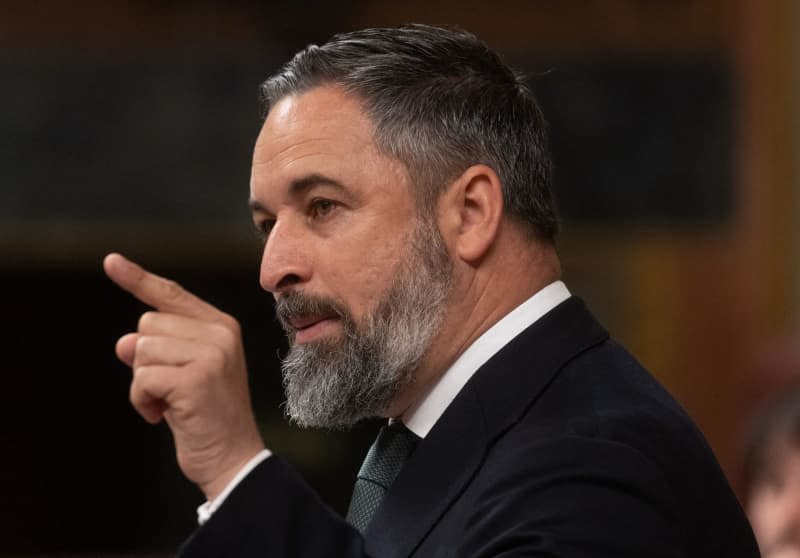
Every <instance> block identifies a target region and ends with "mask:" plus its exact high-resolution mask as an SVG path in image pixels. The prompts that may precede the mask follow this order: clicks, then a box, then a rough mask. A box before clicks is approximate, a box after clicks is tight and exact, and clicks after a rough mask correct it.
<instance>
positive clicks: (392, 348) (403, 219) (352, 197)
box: [251, 87, 450, 427]
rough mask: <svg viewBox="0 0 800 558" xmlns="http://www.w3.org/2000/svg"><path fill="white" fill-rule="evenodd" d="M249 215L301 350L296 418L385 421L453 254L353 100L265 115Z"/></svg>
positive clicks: (333, 91) (338, 96)
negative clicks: (378, 144) (423, 214)
mask: <svg viewBox="0 0 800 558" xmlns="http://www.w3.org/2000/svg"><path fill="white" fill-rule="evenodd" d="M251 206H252V208H253V218H254V221H255V223H256V226H257V227H258V228H260V229H262V230H264V231H265V232H268V236H267V238H266V243H265V246H264V254H263V259H262V265H261V285H262V286H263V287H264V288H265V289H266V290H269V291H271V292H272V293H273V294H274V295H275V298H276V309H277V312H278V316H279V319H280V320H281V323H282V324H283V325H284V327H285V328H286V330H287V333H288V334H289V338H290V342H291V345H292V347H291V350H290V353H289V355H288V356H287V358H286V359H285V360H284V382H285V384H286V391H287V400H288V401H287V411H288V413H289V414H290V416H292V417H293V418H295V419H296V420H297V421H298V422H299V423H300V424H304V425H313V426H328V427H345V426H349V425H351V424H353V423H355V422H357V421H358V420H360V419H362V418H366V417H368V416H374V415H377V414H380V413H382V412H385V411H386V409H387V408H388V407H389V404H390V403H391V401H392V399H393V397H394V396H395V395H396V393H397V391H398V390H399V389H401V388H402V387H403V386H405V385H407V384H408V383H409V382H410V381H413V371H414V368H415V367H416V366H418V364H419V363H420V361H421V360H422V359H423V357H424V353H425V352H426V350H427V348H428V346H429V344H430V340H431V338H432V337H433V336H434V334H435V333H436V330H437V327H438V324H439V323H440V322H441V318H442V315H443V313H444V307H445V300H446V298H447V294H448V292H449V284H450V260H449V257H448V255H447V251H446V249H445V248H444V246H443V243H442V240H441V237H440V236H439V234H438V230H437V228H436V226H435V224H434V223H432V222H428V221H426V220H423V219H420V218H419V217H418V215H417V211H416V207H415V204H414V199H413V197H412V195H411V192H410V184H409V179H408V175H407V172H406V170H405V168H404V166H403V165H402V164H400V163H399V162H398V161H395V160H393V159H390V158H388V157H385V156H384V155H382V154H380V153H379V152H378V150H377V149H376V147H375V145H374V143H373V140H372V131H371V123H370V121H369V119H368V118H367V117H366V116H365V115H364V114H363V112H362V109H361V106H360V104H359V103H358V102H357V101H356V100H355V99H354V98H353V97H351V96H348V95H346V94H344V93H343V92H342V91H341V90H339V89H337V88H333V87H318V88H315V89H312V90H310V91H308V92H306V93H303V94H300V95H297V96H290V97H287V98H284V99H282V100H281V101H279V102H278V103H277V104H276V105H275V106H274V107H273V108H272V110H271V111H270V113H269V116H268V117H267V120H266V121H265V123H264V127H263V128H262V131H261V134H260V135H259V139H258V142H257V143H256V148H255V153H254V157H253V172H252V179H251Z"/></svg>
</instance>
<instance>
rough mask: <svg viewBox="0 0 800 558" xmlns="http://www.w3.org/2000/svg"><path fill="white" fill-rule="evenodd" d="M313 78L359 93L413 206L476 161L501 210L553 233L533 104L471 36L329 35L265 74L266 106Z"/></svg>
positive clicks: (428, 200)
mask: <svg viewBox="0 0 800 558" xmlns="http://www.w3.org/2000/svg"><path fill="white" fill-rule="evenodd" d="M320 85H336V86H339V87H342V88H343V89H344V90H345V91H346V92H348V93H351V94H353V95H355V96H356V97H358V98H359V99H360V101H361V102H362V103H363V105H364V108H365V110H366V112H367V114H368V115H369V116H370V119H371V120H372V122H373V125H374V130H373V135H374V138H375V143H376V144H377V146H378V148H379V149H380V150H381V151H382V152H383V153H385V154H387V155H389V156H392V157H394V158H396V159H398V160H400V161H401V162H403V163H404V164H405V165H406V167H407V168H408V171H409V174H410V176H411V180H412V182H413V183H414V195H415V197H416V199H417V204H418V207H420V209H421V210H422V211H428V212H430V211H431V209H432V208H433V207H435V203H436V200H437V199H438V196H439V194H440V193H441V192H442V190H443V188H444V187H445V186H446V184H447V183H448V182H449V181H450V180H452V179H454V178H456V177H457V176H459V175H460V174H461V173H462V172H464V170H466V169H467V168H469V167H470V166H471V165H474V164H479V163H483V164H486V165H488V166H489V167H491V168H492V169H494V171H495V172H496V173H497V174H498V176H499V177H500V180H501V182H502V185H503V200H504V203H505V208H506V212H507V214H508V215H510V216H512V217H513V218H515V219H516V220H518V221H520V222H522V223H525V224H527V225H528V226H529V228H530V229H531V230H532V231H533V232H534V233H535V234H536V236H538V237H539V238H543V239H546V240H552V239H553V238H554V237H555V235H556V233H557V232H558V216H557V211H556V206H555V201H554V199H553V194H552V190H551V180H552V179H551V174H552V162H551V158H550V150H549V142H548V137H547V129H546V128H547V125H546V123H545V120H544V117H543V116H542V112H541V110H540V109H539V106H538V104H537V103H536V100H535V98H534V96H533V94H532V93H531V91H530V89H529V88H528V87H527V86H526V85H525V83H524V78H523V77H522V76H521V75H520V74H518V73H516V72H515V71H514V70H512V69H511V68H510V67H509V66H507V65H506V64H505V63H504V62H503V61H502V60H501V59H500V57H499V56H498V55H497V53H495V52H494V51H492V50H491V49H489V47H487V46H486V45H485V44H484V43H483V42H481V41H480V40H479V39H478V38H477V37H475V36H474V35H472V34H470V33H467V32H466V31H463V30H460V29H454V28H442V27H432V26H428V25H405V26H402V27H398V28H382V29H365V30H361V31H355V32H352V33H344V34H340V35H335V36H334V37H333V38H332V39H331V40H330V41H329V42H327V43H325V44H324V45H322V46H317V45H310V46H308V47H306V48H305V49H304V50H302V51H300V52H299V53H297V54H296V55H295V56H294V58H293V59H292V60H291V61H289V62H288V63H287V64H286V65H285V66H284V67H283V68H282V69H281V70H280V71H279V72H278V73H277V74H275V75H274V76H272V77H270V78H269V79H268V80H267V81H266V82H264V84H263V85H262V96H263V99H264V103H265V107H266V112H267V113H268V112H269V110H270V108H271V107H272V106H273V105H274V104H275V103H276V102H277V101H279V100H280V99H282V98H283V97H286V96H288V95H292V94H297V93H303V92H305V91H307V90H309V89H311V88H313V87H316V86H320Z"/></svg>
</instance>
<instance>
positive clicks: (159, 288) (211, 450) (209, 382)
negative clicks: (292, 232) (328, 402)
mask: <svg viewBox="0 0 800 558" xmlns="http://www.w3.org/2000/svg"><path fill="white" fill-rule="evenodd" d="M103 268H104V270H105V272H106V274H107V275H108V277H109V278H111V280H112V281H114V283H116V284H117V285H119V286H120V287H121V288H122V289H124V290H126V291H128V292H129V293H130V294H132V295H133V296H134V297H136V298H137V299H139V300H140V301H142V302H144V303H145V304H147V305H149V306H151V307H153V308H154V311H150V312H146V313H144V314H143V315H142V317H141V318H140V319H139V326H138V329H137V331H136V332H135V333H129V334H127V335H124V336H123V337H121V338H120V339H119V341H118V342H117V346H116V352H117V356H118V357H119V359H120V360H122V361H123V362H124V363H125V364H127V365H128V366H130V367H131V369H132V370H133V380H132V382H131V389H130V399H131V403H132V404H133V406H134V408H135V409H136V410H137V411H138V413H139V414H140V415H142V417H144V419H145V420H146V421H148V422H150V423H153V424H155V423H158V422H160V421H161V419H162V418H163V419H164V420H166V422H167V424H168V425H169V427H170V429H171V430H172V434H173V437H174V440H175V449H176V453H177V458H178V465H179V466H180V468H181V470H182V471H183V473H184V474H185V475H186V476H187V477H188V478H189V479H190V480H191V481H193V482H195V483H196V484H197V485H198V486H199V487H200V489H201V490H202V491H203V492H204V493H205V495H206V497H207V498H208V499H209V500H211V499H213V498H214V497H215V496H216V495H217V494H219V492H221V491H222V489H223V488H224V487H225V486H226V485H227V484H228V482H229V481H230V480H232V479H233V477H234V476H235V475H236V473H237V472H238V471H239V469H241V468H242V466H244V465H245V463H247V461H249V460H250V459H251V458H252V457H254V456H255V455H256V454H257V453H258V452H259V451H261V450H262V449H263V448H264V444H263V442H262V441H261V437H260V435H259V433H258V429H257V427H256V423H255V418H254V416H253V411H252V408H251V404H250V393H249V389H248V385H247V370H246V365H245V357H244V350H243V349H242V341H241V334H240V331H239V324H238V322H237V321H236V320H235V319H234V318H233V317H231V316H229V315H228V314H225V313H224V312H221V311H219V310H217V309H216V308H214V307H213V306H211V305H210V304H208V303H207V302H205V301H203V300H201V299H199V298H197V297H196V296H194V295H193V294H191V293H189V292H188V291H186V290H184V289H183V288H182V287H180V285H178V284H177V283H175V282H174V281H170V280H168V279H164V278H163V277H159V276H158V275H155V274H153V273H150V272H148V271H146V270H144V269H142V268H141V267H140V266H138V265H136V264H135V263H133V262H131V261H129V260H127V259H126V258H124V257H123V256H121V255H119V254H110V255H108V256H106V258H105V260H104V261H103Z"/></svg>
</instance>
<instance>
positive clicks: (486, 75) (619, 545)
mask: <svg viewBox="0 0 800 558" xmlns="http://www.w3.org/2000/svg"><path fill="white" fill-rule="evenodd" d="M263 90H264V97H265V101H266V105H267V114H266V120H265V122H264V126H263V128H262V130H261V133H260V135H259V138H258V140H257V143H256V147H255V151H254V156H253V168H252V179H251V185H250V187H251V190H250V198H251V200H250V204H251V208H252V211H253V219H254V222H255V225H256V227H257V228H258V229H259V230H260V231H262V232H263V234H264V237H265V244H264V253H263V261H262V265H261V276H260V280H261V284H262V286H263V287H264V289H266V290H268V291H270V292H271V293H273V295H274V297H275V301H276V312H277V314H278V316H279V319H280V320H281V322H282V324H283V326H284V327H285V329H286V331H287V333H288V335H289V339H290V342H291V350H290V352H289V354H288V356H287V357H286V359H285V361H284V363H283V368H284V379H285V385H286V395H287V412H288V414H289V415H290V416H291V417H292V418H293V419H294V420H295V421H297V422H298V423H299V424H301V425H308V426H321V427H332V428H342V427H347V426H349V425H352V424H353V423H355V422H357V421H359V420H361V419H362V418H365V417H369V416H383V417H388V418H390V419H391V421H390V422H391V424H390V425H389V426H388V427H386V428H385V429H384V431H383V432H382V433H381V435H380V436H379V439H378V440H377V441H376V444H375V445H374V446H373V448H372V449H371V451H370V455H369V456H368V458H367V460H366V461H365V465H364V467H363V468H362V472H361V473H360V474H359V480H358V481H357V483H356V487H355V490H354V496H353V502H352V503H351V510H350V512H349V513H348V518H347V520H345V518H341V517H339V516H338V515H336V514H335V513H333V512H332V511H331V510H330V509H328V508H327V507H326V506H324V505H323V504H322V503H321V502H319V500H318V499H317V497H316V496H315V495H314V494H313V493H312V492H311V491H310V490H309V489H308V488H307V487H306V485H305V484H304V483H303V482H302V480H301V479H299V478H298V477H297V475H296V474H295V473H294V472H293V471H292V469H291V468H290V467H289V466H288V465H287V464H286V463H285V462H284V461H282V460H281V459H280V458H279V457H277V456H273V455H270V453H269V452H268V451H267V450H264V446H263V443H262V441H261V439H260V438H259V435H258V432H257V430H256V427H255V424H254V420H253V418H252V413H251V411H250V404H249V396H248V391H247V385H246V380H245V378H246V373H245V365H244V356H243V354H242V350H241V344H240V342H239V332H238V326H237V325H236V322H235V321H234V320H233V319H232V318H231V317H229V316H227V315H225V314H222V313H221V312H219V311H218V310H216V309H214V308H212V307H211V306H209V305H208V304H206V303H205V302H203V301H200V300H199V299H197V298H195V297H193V296H192V295H190V294H188V293H186V292H185V291H183V290H182V289H181V288H180V287H179V286H177V285H175V284H174V283H171V282H168V281H166V280H164V279H161V278H159V277H156V276H154V275H152V274H150V273H148V272H146V271H144V270H142V269H141V268H139V267H138V266H136V265H135V264H132V263H130V262H128V261H126V260H124V259H123V258H122V257H120V256H117V255H112V256H109V257H108V258H107V259H106V262H105V267H106V271H107V273H108V275H109V276H110V277H111V278H112V279H113V280H114V281H115V282H117V283H118V284H119V285H120V286H121V287H123V288H124V289H127V290H128V291H130V292H131V293H132V294H133V295H135V296H136V297H137V298H139V299H141V300H142V301H144V302H146V303H148V304H150V305H152V306H154V307H155V310H156V311H155V312H148V313H146V314H145V315H143V316H142V319H141V320H140V322H139V328H138V331H137V332H136V333H133V334H129V335H126V336H124V337H122V338H121V339H120V341H119V342H118V345H117V352H118V355H119V357H120V358H121V359H122V360H123V361H124V362H126V363H128V364H129V365H131V366H132V368H133V371H134V377H133V382H132V385H131V401H132V402H133V405H134V406H135V407H136V409H137V410H138V411H139V412H140V413H141V414H142V416H144V418H145V419H147V420H148V421H150V422H157V421H159V420H160V419H162V418H164V419H166V420H167V422H168V423H169V425H170V428H171V429H172V432H173V434H174V438H175V444H176V448H177V453H178V461H179V464H180V466H181V468H182V470H183V471H184V473H185V474H186V475H187V477H188V478H190V479H191V480H192V481H194V482H195V483H197V484H198V486H199V487H200V488H201V490H203V492H204V493H205V495H206V496H207V498H208V502H207V504H206V505H205V506H203V507H202V508H201V510H200V512H201V513H200V515H201V523H202V526H201V527H200V528H199V529H198V530H197V531H196V532H195V534H194V535H193V536H192V537H191V538H190V539H189V540H188V541H187V543H186V544H185V545H184V547H183V549H182V552H183V554H184V555H186V556H365V555H370V556H380V557H401V556H402V557H405V556H420V557H421V556H459V557H469V556H570V557H575V556H593V557H596V556H609V557H612V556H613V557H615V558H616V557H620V556H636V557H642V556H665V557H666V556H684V557H688V556H691V557H694V556H697V557H701V556H702V557H703V558H708V557H710V556H714V557H722V556H736V557H753V556H757V555H758V554H757V549H756V547H755V543H754V541H753V538H752V533H751V531H750V528H749V525H748V523H747V521H746V519H745V518H744V515H743V513H742V511H741V508H740V507H739V505H738V503H737V501H736V499H735V497H734V496H733V494H732V493H731V491H730V489H729V487H728V484H727V482H726V481H725V479H724V477H723V475H722V473H721V472H720V469H719V467H718V465H717V463H716V461H715V459H714V457H713V455H712V453H711V451H710V450H709V448H708V447H707V445H706V443H705V441H704V440H703V437H702V435H701V434H700V433H699V431H698V430H697V429H696V428H695V426H694V425H693V424H692V422H691V421H690V419H689V418H688V417H687V416H686V414H685V413H684V411H683V410H682V409H681V408H680V407H679V405H678V404H676V403H675V402H674V401H673V400H672V399H671V398H670V397H669V396H668V395H667V393H666V392H665V391H664V390H663V389H662V388H661V387H660V386H659V385H658V384H657V382H656V381H655V380H654V379H653V378H652V377H651V376H650V375H649V374H648V373H647V372H645V371H644V370H643V369H642V368H641V367H640V366H639V365H638V364H637V363H636V362H635V361H634V360H633V358H632V357H630V356H629V355H628V354H627V353H626V352H625V351H624V349H622V348H621V347H619V346H618V345H616V344H615V343H613V342H612V341H609V339H608V335H607V334H606V332H605V331H604V330H603V329H602V327H601V326H600V325H599V324H597V322H595V320H594V319H593V318H592V316H591V315H590V314H589V312H588V310H587V309H586V308H585V306H584V305H583V303H582V302H581V301H580V300H578V299H576V298H573V297H571V296H570V293H569V292H568V291H567V288H566V287H565V285H564V284H563V283H562V282H561V281H560V280H559V276H560V267H559V260H558V256H557V254H556V251H555V247H554V237H555V234H556V230H557V218H556V212H555V209H554V204H553V200H552V195H551V192H550V169H551V163H550V159H549V155H548V147H547V138H546V134H545V123H544V120H543V118H542V116H541V113H540V111H539V108H538V106H537V105H536V102H535V100H534V99H533V96H532V95H531V93H530V92H529V91H528V89H527V88H526V87H525V86H524V85H523V83H522V82H521V80H520V78H519V77H518V76H517V75H516V74H515V73H514V72H513V71H511V70H510V69H509V68H508V67H507V66H506V65H504V64H503V63H502V62H501V61H500V59H499V58H498V56H497V55H496V54H495V53H494V52H492V51H491V50H489V49H488V48H487V47H486V46H485V45H484V44H483V43H481V42H480V41H478V40H477V39H476V38H475V37H474V36H472V35H470V34H468V33H465V32H461V31H455V30H446V29H440V28H434V27H427V26H418V25H415V26H406V27H402V28H399V29H376V30H366V31H359V32H354V33H349V34H345V35H340V36H337V37H334V38H333V39H332V40H331V41H330V42H329V43H327V44H326V45H323V46H322V47H317V46H310V47H308V48H307V49H306V50H304V51H302V52H300V53H299V54H298V55H296V56H295V58H294V59H293V60H292V61H291V62H289V63H288V65H287V66H286V67H285V68H284V69H283V70H282V71H281V72H279V73H278V74H277V75H275V76H273V77H272V78H270V79H269V80H268V81H267V82H266V83H265V84H264V87H263ZM395 450H397V451H395ZM401 454H402V455H401ZM389 470H391V472H389V473H387V471H389ZM398 471H399V472H398ZM387 489H388V490H387Z"/></svg>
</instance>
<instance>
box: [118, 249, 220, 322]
mask: <svg viewBox="0 0 800 558" xmlns="http://www.w3.org/2000/svg"><path fill="white" fill-rule="evenodd" d="M103 270H104V271H105V272H106V275H108V277H109V279H111V280H112V281H114V283H116V284H117V285H119V287H120V288H122V289H123V290H125V291H128V292H129V293H131V294H132V295H133V296H135V297H136V298H138V299H139V300H140V301H142V302H144V303H145V304H147V305H148V306H152V307H153V308H155V309H156V310H159V311H161V312H171V313H174V314H179V315H182V316H188V317H190V318H199V319H203V320H211V321H219V320H220V318H221V316H222V312H220V311H219V310H217V309H216V308H214V307H213V306H211V305H210V304H209V303H207V302H206V301H204V300H202V299H200V298H198V297H196V296H195V295H193V294H192V293H190V292H189V291H187V290H185V289H184V288H183V287H181V286H180V285H178V284H177V283H176V282H175V281H172V280H170V279H166V278H164V277H160V276H158V275H156V274H155V273H150V272H149V271H147V270H146V269H144V268H142V267H141V266H139V265H137V264H135V263H133V262H132V261H130V260H129V259H127V258H125V257H124V256H122V255H121V254H109V255H107V256H106V257H105V259H104V260H103Z"/></svg>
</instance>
